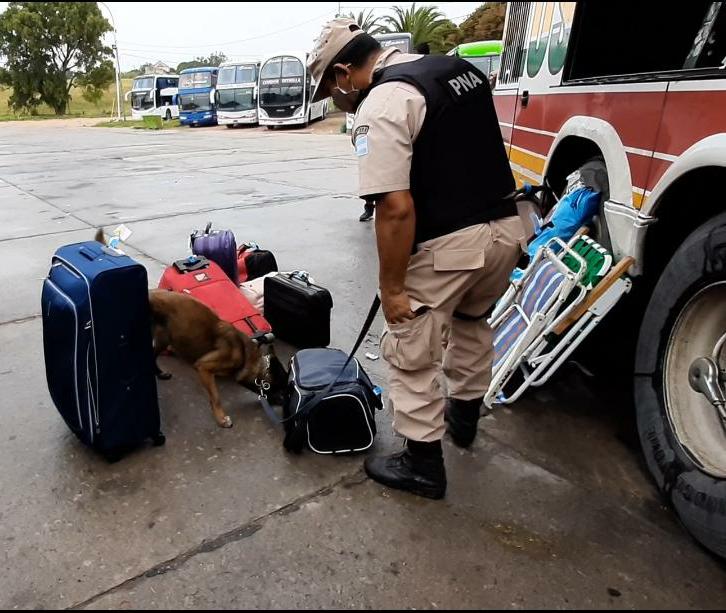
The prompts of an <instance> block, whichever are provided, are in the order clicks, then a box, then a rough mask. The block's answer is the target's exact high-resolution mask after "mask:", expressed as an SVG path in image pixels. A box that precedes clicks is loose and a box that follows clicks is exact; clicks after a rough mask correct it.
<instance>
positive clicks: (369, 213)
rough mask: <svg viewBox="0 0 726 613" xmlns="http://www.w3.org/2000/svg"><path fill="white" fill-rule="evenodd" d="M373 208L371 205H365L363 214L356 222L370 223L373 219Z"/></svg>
mask: <svg viewBox="0 0 726 613" xmlns="http://www.w3.org/2000/svg"><path fill="white" fill-rule="evenodd" d="M373 211H374V207H373V205H372V204H367V203H366V205H365V207H364V208H363V214H362V215H361V216H360V217H359V218H358V221H370V220H371V219H373Z"/></svg>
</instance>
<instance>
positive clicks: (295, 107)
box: [257, 53, 328, 130]
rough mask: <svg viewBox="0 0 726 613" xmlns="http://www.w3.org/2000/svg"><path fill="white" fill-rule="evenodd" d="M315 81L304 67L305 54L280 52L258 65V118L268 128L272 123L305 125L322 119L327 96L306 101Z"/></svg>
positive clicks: (275, 124) (324, 113)
mask: <svg viewBox="0 0 726 613" xmlns="http://www.w3.org/2000/svg"><path fill="white" fill-rule="evenodd" d="M314 89H315V83H314V82H313V80H312V77H311V76H310V73H309V72H308V69H307V54H305V53H280V54H277V55H274V56H272V57H270V58H268V59H266V60H265V61H264V62H262V65H261V67H260V79H259V96H258V104H257V113H258V120H259V123H260V125H261V126H267V127H268V129H270V130H272V129H274V127H275V126H295V125H297V126H306V125H308V123H310V122H311V121H313V120H315V119H325V116H326V115H327V113H328V99H327V98H326V99H324V100H320V101H319V102H314V103H312V104H311V103H310V98H311V97H312V94H313V91H314Z"/></svg>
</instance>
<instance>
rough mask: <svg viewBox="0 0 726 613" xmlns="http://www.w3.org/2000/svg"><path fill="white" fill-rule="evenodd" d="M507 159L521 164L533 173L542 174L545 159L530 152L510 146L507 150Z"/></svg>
mask: <svg viewBox="0 0 726 613" xmlns="http://www.w3.org/2000/svg"><path fill="white" fill-rule="evenodd" d="M509 160H510V161H511V162H514V163H515V164H519V165H520V166H523V167H524V168H526V169H527V170H531V171H532V172H533V173H535V174H538V175H543V174H544V167H545V161H544V160H543V159H542V158H540V157H537V156H536V155H533V154H532V153H529V152H527V151H524V150H522V149H515V148H514V147H512V148H511V150H510V151H509Z"/></svg>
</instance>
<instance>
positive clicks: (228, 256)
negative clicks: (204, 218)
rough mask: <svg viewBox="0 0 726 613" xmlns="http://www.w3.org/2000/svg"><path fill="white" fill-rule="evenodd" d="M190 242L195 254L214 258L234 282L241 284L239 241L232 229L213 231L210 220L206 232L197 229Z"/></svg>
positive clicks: (213, 260) (210, 258) (209, 258)
mask: <svg viewBox="0 0 726 613" xmlns="http://www.w3.org/2000/svg"><path fill="white" fill-rule="evenodd" d="M190 242H191V247H192V253H193V254H194V255H203V256H204V257H205V258H207V259H208V260H212V262H214V263H215V264H216V265H217V266H219V267H220V268H221V269H222V270H223V271H224V273H225V274H226V275H227V276H228V277H229V278H230V279H231V280H232V283H234V284H235V285H239V272H238V270H237V241H236V240H235V238H234V233H233V232H232V231H231V230H214V231H212V222H211V221H210V222H209V223H208V224H207V227H206V228H205V230H204V232H200V231H199V230H197V231H195V232H194V233H192V235H191V237H190Z"/></svg>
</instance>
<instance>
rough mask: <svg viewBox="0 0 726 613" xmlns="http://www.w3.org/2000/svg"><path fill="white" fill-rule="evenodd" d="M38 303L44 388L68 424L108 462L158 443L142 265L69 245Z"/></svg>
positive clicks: (96, 246)
mask: <svg viewBox="0 0 726 613" xmlns="http://www.w3.org/2000/svg"><path fill="white" fill-rule="evenodd" d="M41 302H42V316H43V347H44V352H45V369H46V377H47V380H48V389H49V391H50V395H51V398H52V399H53V403H54V404H55V406H56V408H57V409H58V411H59V412H60V414H61V415H62V416H63V419H64V420H65V421H66V423H67V424H68V426H69V427H70V429H71V430H72V431H73V432H74V433H75V434H76V435H77V436H78V437H79V438H80V439H81V440H82V441H83V442H84V443H86V444H87V445H90V446H91V447H93V448H94V449H96V450H98V451H100V452H101V453H103V454H104V455H105V456H106V457H107V458H108V459H109V460H116V459H119V458H120V456H121V454H122V453H123V452H124V451H126V450H128V449H130V448H131V447H134V446H136V445H138V444H140V443H141V442H142V441H144V439H147V438H151V439H152V440H153V442H154V444H155V445H162V444H163V443H164V436H163V435H162V434H161V431H160V418H159V404H158V399H157V395H156V379H155V374H154V373H155V369H154V353H153V348H152V340H151V326H150V319H149V318H150V314H149V294H148V282H147V276H146V269H145V268H144V267H143V266H142V265H141V264H139V263H137V262H135V261H134V260H132V259H131V258H129V257H128V256H125V255H121V254H119V253H118V252H116V251H114V250H113V249H109V248H108V247H105V246H103V245H101V244H100V243H97V242H86V243H78V244H74V245H67V246H65V247H61V248H59V249H58V250H57V251H56V253H55V255H54V256H53V259H52V262H51V268H50V272H49V273H48V278H47V279H46V280H45V282H44V284H43V293H42V297H41Z"/></svg>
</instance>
